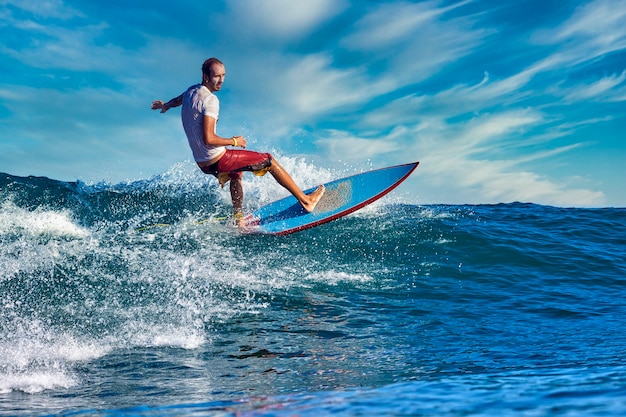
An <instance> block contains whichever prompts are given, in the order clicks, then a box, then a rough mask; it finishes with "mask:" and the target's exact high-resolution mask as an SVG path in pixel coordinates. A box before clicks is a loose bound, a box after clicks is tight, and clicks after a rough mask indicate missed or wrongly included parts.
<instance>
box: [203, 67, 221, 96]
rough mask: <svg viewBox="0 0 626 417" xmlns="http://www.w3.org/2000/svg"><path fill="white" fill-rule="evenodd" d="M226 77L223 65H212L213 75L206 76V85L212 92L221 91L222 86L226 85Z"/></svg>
mask: <svg viewBox="0 0 626 417" xmlns="http://www.w3.org/2000/svg"><path fill="white" fill-rule="evenodd" d="M225 77H226V68H224V65H222V64H213V65H211V75H209V76H207V75H205V76H204V78H205V84H206V86H207V88H208V89H209V90H210V91H211V92H214V91H220V88H222V84H224V78H225Z"/></svg>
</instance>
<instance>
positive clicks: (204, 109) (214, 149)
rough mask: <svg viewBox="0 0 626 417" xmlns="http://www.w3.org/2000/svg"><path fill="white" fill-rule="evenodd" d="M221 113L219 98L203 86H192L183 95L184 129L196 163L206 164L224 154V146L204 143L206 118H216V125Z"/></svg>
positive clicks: (182, 114)
mask: <svg viewBox="0 0 626 417" xmlns="http://www.w3.org/2000/svg"><path fill="white" fill-rule="evenodd" d="M219 112H220V102H219V100H218V99H217V96H216V95H215V94H213V93H212V92H211V91H210V90H209V89H208V88H206V87H205V86H203V85H201V84H196V85H192V86H191V87H189V88H188V89H187V91H185V93H184V94H183V107H182V110H181V112H180V116H181V119H182V121H183V128H184V129H185V134H186V135H187V140H188V141H189V146H190V147H191V151H192V152H193V158H194V160H195V161H196V162H206V161H210V160H211V159H214V158H217V157H218V156H220V155H221V154H223V153H224V152H226V148H225V147H224V146H210V145H207V144H205V143H204V131H203V119H204V116H211V117H214V118H215V121H216V125H217V119H218V115H219Z"/></svg>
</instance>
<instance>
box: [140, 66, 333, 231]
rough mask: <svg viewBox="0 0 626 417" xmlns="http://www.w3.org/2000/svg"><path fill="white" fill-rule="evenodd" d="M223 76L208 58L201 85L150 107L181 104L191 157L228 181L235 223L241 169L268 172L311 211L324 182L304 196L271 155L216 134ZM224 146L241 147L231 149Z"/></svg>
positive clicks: (238, 216) (240, 205)
mask: <svg viewBox="0 0 626 417" xmlns="http://www.w3.org/2000/svg"><path fill="white" fill-rule="evenodd" d="M225 76H226V69H225V67H224V64H223V63H222V62H221V61H220V60H219V59H217V58H209V59H207V60H206V61H204V63H203V65H202V83H201V84H196V85H192V86H191V87H189V88H188V89H187V91H185V92H184V93H182V94H181V95H179V96H178V97H175V98H173V99H171V100H170V101H168V102H166V103H164V102H163V101H161V100H155V101H154V102H152V110H161V113H165V112H166V111H168V110H169V109H171V108H172V107H178V106H181V105H182V110H181V119H182V122H183V128H184V130H185V134H186V136H187V140H188V141H189V146H190V147H191V151H192V153H193V156H194V160H195V161H196V163H197V164H198V167H199V168H200V169H201V170H202V172H204V173H205V174H211V175H214V176H215V177H217V178H218V181H219V183H220V185H221V186H222V187H224V185H225V184H226V183H227V182H228V181H230V196H231V199H232V202H233V210H234V218H235V220H237V221H238V222H241V221H242V219H243V186H242V183H241V178H242V176H243V172H244V171H251V172H253V173H254V174H255V175H259V176H262V175H265V174H266V173H267V172H269V173H270V174H272V176H273V177H274V178H275V179H276V181H277V182H278V183H279V184H280V185H282V186H283V187H284V188H286V189H287V190H288V191H289V192H290V193H291V194H293V196H294V197H295V198H296V199H297V200H298V201H299V202H300V204H302V207H304V209H305V210H306V211H308V212H312V211H313V210H314V209H315V206H316V205H317V203H318V202H319V200H320V198H321V197H322V195H323V194H324V186H323V185H320V186H318V187H317V188H316V189H315V190H314V191H313V192H312V193H310V194H308V195H307V194H305V193H304V192H303V191H302V190H301V189H300V187H298V185H297V184H296V183H295V181H294V180H293V178H291V176H290V175H289V173H288V172H287V171H286V170H285V169H284V168H283V167H282V166H281V165H280V164H279V163H278V162H277V161H276V160H275V159H274V158H273V157H272V155H271V154H269V153H260V152H254V151H248V150H244V149H245V147H246V145H247V142H246V139H245V138H244V137H243V136H233V137H230V138H223V137H221V136H218V135H217V133H216V125H217V120H218V115H219V107H220V104H219V100H218V98H217V96H216V95H215V94H214V93H215V92H217V91H219V90H220V89H221V88H222V85H223V83H224V78H225ZM227 146H232V147H233V148H237V147H239V148H244V149H241V150H239V149H230V148H226V147H227Z"/></svg>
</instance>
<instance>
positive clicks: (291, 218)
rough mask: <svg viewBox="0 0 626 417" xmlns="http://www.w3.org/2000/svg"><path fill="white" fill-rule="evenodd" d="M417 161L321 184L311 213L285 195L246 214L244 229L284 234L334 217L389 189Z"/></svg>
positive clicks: (308, 191)
mask: <svg viewBox="0 0 626 417" xmlns="http://www.w3.org/2000/svg"><path fill="white" fill-rule="evenodd" d="M418 164H419V162H413V163H410V164H404V165H396V166H392V167H387V168H381V169H376V170H373V171H367V172H363V173H360V174H356V175H353V176H350V177H346V178H342V179H338V180H335V181H331V182H329V183H327V184H324V186H325V187H326V191H325V192H324V195H323V196H322V198H321V199H320V201H319V203H318V204H317V206H316V207H315V210H313V212H311V213H307V211H306V210H304V208H303V207H302V206H301V205H300V203H299V202H298V200H296V198H295V197H293V196H289V197H285V198H283V199H281V200H278V201H275V202H273V203H270V204H268V205H266V206H263V207H261V208H258V209H256V210H255V211H253V212H252V213H250V214H249V215H248V216H246V229H247V230H248V232H251V233H262V234H272V235H287V234H290V233H295V232H299V231H302V230H305V229H310V228H312V227H315V226H319V225H321V224H324V223H327V222H330V221H332V220H336V219H338V218H340V217H343V216H345V215H348V214H350V213H353V212H355V211H356V210H359V209H361V208H363V207H365V206H367V205H368V204H371V203H373V202H374V201H376V200H378V199H379V198H381V197H383V196H384V195H386V194H387V193H389V192H390V191H391V190H393V189H394V188H396V187H397V186H398V185H400V183H402V181H404V180H405V179H407V178H408V177H409V175H411V173H412V172H413V171H415V169H416V168H417V165H418ZM315 188H317V187H314V188H311V189H309V190H306V191H305V193H306V194H309V193H310V192H312V191H314V190H315Z"/></svg>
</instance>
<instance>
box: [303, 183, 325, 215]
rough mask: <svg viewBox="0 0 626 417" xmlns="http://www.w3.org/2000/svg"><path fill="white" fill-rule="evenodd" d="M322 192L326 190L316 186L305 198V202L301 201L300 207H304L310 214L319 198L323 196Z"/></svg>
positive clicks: (321, 186)
mask: <svg viewBox="0 0 626 417" xmlns="http://www.w3.org/2000/svg"><path fill="white" fill-rule="evenodd" d="M324 191H326V188H324V186H323V185H320V186H318V187H317V188H316V189H315V191H313V192H312V193H311V194H308V195H307V196H306V197H307V199H306V201H301V202H300V204H302V207H304V209H305V210H306V211H307V212H309V213H310V212H312V211H313V210H315V206H317V203H319V201H320V198H322V196H323V195H324Z"/></svg>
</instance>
